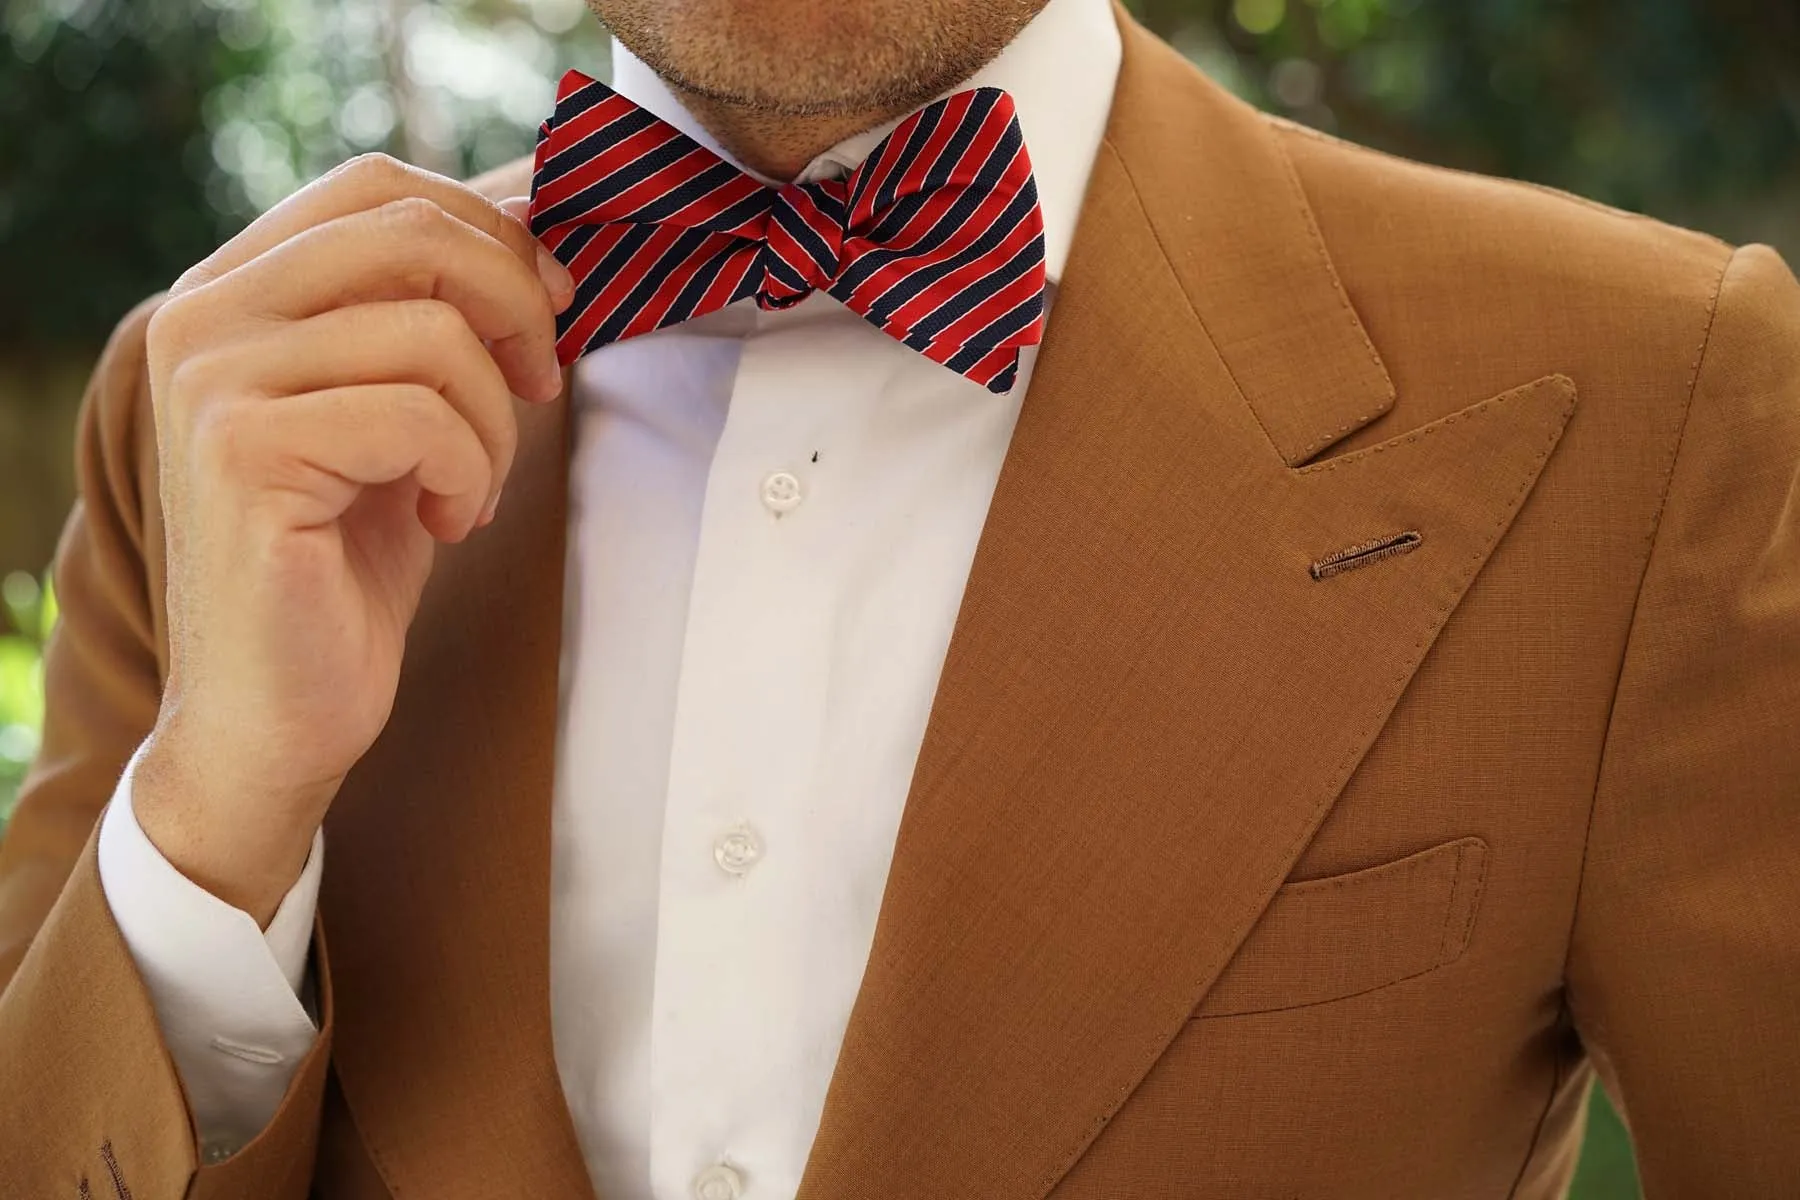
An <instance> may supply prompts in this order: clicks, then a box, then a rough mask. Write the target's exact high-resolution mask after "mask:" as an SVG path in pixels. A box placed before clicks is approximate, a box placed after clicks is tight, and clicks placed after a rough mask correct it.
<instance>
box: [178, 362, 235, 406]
mask: <svg viewBox="0 0 1800 1200" xmlns="http://www.w3.org/2000/svg"><path fill="white" fill-rule="evenodd" d="M227 370H228V365H227V363H226V361H225V358H224V356H223V355H221V354H219V353H218V352H216V351H200V352H198V353H193V354H183V355H181V356H180V357H179V358H177V359H176V361H175V365H174V366H173V368H171V369H170V371H169V394H170V395H169V398H170V400H171V401H173V402H174V404H175V406H176V407H177V408H178V409H181V410H186V411H193V410H195V409H197V408H200V407H202V406H203V405H205V404H206V403H207V402H208V401H210V400H214V399H217V398H219V397H220V395H221V394H222V393H223V392H224V391H225V390H226V389H225V379H226V374H227Z"/></svg>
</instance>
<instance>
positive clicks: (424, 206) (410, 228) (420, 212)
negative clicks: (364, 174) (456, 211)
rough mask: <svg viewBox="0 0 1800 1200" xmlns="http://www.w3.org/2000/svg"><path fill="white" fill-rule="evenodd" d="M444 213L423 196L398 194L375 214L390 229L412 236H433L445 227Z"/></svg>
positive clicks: (439, 233)
mask: <svg viewBox="0 0 1800 1200" xmlns="http://www.w3.org/2000/svg"><path fill="white" fill-rule="evenodd" d="M445 215H446V214H445V213H444V210H443V209H441V208H439V207H438V206H437V205H436V204H435V203H434V202H433V201H431V200H428V199H426V198H425V197H424V196H398V197H396V198H394V199H392V200H389V201H388V202H387V203H385V204H383V205H382V206H381V207H380V209H378V210H377V216H378V217H379V219H380V220H381V221H382V222H383V223H384V224H386V225H387V226H388V227H389V228H390V229H395V230H398V231H400V232H402V233H404V234H407V235H409V236H413V237H434V236H438V235H441V234H442V232H443V231H444V228H445V224H446V222H445Z"/></svg>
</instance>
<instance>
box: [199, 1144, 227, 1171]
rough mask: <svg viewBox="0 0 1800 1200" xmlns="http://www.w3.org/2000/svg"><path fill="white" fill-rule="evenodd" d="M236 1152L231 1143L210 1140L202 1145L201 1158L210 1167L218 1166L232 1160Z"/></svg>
mask: <svg viewBox="0 0 1800 1200" xmlns="http://www.w3.org/2000/svg"><path fill="white" fill-rule="evenodd" d="M233 1153H234V1150H233V1148H232V1146H231V1144H230V1143H229V1142H216V1141H212V1140H211V1139H208V1140H207V1141H204V1142H202V1143H201V1144H200V1157H201V1158H203V1159H205V1160H206V1163H207V1165H208V1166H217V1165H218V1164H219V1163H222V1162H224V1161H225V1160H226V1159H228V1158H230V1157H231V1156H232V1154H233Z"/></svg>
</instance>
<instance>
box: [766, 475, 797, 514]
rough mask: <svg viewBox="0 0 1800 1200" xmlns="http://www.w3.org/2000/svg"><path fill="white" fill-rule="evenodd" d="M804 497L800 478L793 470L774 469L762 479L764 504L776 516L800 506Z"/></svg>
mask: <svg viewBox="0 0 1800 1200" xmlns="http://www.w3.org/2000/svg"><path fill="white" fill-rule="evenodd" d="M802 498H803V497H802V495H801V492H800V480H799V479H798V478H796V477H795V476H794V474H793V473H792V472H789V471H773V472H770V474H769V475H768V476H766V477H765V478H764V479H763V481H762V502H763V505H764V506H765V507H766V508H767V509H768V510H769V511H770V512H772V513H774V514H775V515H776V516H780V515H781V514H782V513H785V512H793V511H794V510H795V509H796V508H799V507H800V501H801V499H802Z"/></svg>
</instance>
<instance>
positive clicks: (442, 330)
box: [395, 299, 467, 345]
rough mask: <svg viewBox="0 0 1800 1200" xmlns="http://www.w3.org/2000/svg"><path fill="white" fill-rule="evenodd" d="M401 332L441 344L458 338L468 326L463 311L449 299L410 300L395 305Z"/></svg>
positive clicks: (403, 334)
mask: <svg viewBox="0 0 1800 1200" xmlns="http://www.w3.org/2000/svg"><path fill="white" fill-rule="evenodd" d="M395 318H396V320H397V321H398V323H399V325H400V333H401V335H402V336H404V337H408V338H423V339H426V340H428V341H432V342H436V343H439V344H440V345H442V344H445V343H450V342H453V341H454V340H456V339H457V338H458V337H459V335H460V334H461V333H462V332H463V331H464V330H465V329H466V328H467V326H466V325H465V324H464V322H463V318H462V313H460V312H458V311H457V309H456V306H455V305H454V304H451V303H450V302H449V301H447V300H437V299H423V300H408V301H405V302H403V303H401V304H399V305H397V306H396V307H395Z"/></svg>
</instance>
